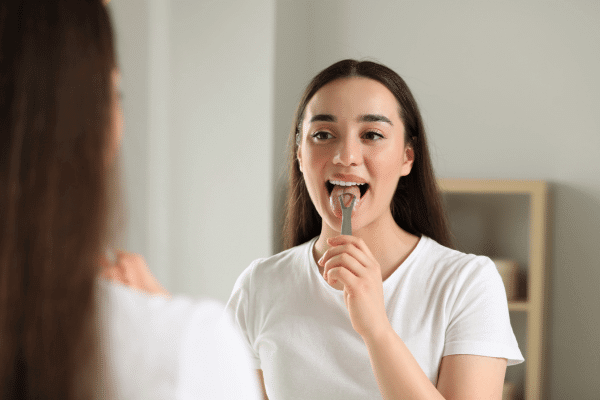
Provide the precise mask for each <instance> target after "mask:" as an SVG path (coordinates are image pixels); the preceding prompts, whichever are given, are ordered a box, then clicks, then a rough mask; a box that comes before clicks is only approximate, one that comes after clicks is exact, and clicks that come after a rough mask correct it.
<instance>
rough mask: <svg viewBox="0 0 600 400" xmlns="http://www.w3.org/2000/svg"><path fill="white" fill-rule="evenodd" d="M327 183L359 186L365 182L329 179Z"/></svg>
mask: <svg viewBox="0 0 600 400" xmlns="http://www.w3.org/2000/svg"><path fill="white" fill-rule="evenodd" d="M329 183H331V184H333V185H338V186H355V185H356V186H360V185H364V184H365V183H364V182H362V183H358V182H344V181H329Z"/></svg>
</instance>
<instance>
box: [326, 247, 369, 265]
mask: <svg viewBox="0 0 600 400" xmlns="http://www.w3.org/2000/svg"><path fill="white" fill-rule="evenodd" d="M341 254H348V255H350V256H351V257H353V258H354V259H356V260H357V261H358V262H359V263H360V264H362V265H363V266H364V267H369V266H370V264H372V263H373V262H376V261H375V260H373V259H371V258H370V257H369V256H368V255H367V254H365V253H364V252H363V251H361V250H360V249H358V248H357V247H356V246H354V245H352V244H350V243H346V244H342V245H339V246H335V247H331V248H329V249H327V251H325V253H324V254H323V257H321V259H320V260H319V265H320V266H321V267H324V266H325V264H326V263H327V261H329V260H330V259H331V258H333V257H337V256H339V255H341Z"/></svg>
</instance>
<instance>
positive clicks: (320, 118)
mask: <svg viewBox="0 0 600 400" xmlns="http://www.w3.org/2000/svg"><path fill="white" fill-rule="evenodd" d="M318 121H324V122H337V118H336V117H334V116H333V115H331V114H317V115H314V116H313V117H312V118H311V119H310V122H311V123H313V122H318Z"/></svg>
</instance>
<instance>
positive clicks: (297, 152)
mask: <svg viewBox="0 0 600 400" xmlns="http://www.w3.org/2000/svg"><path fill="white" fill-rule="evenodd" d="M296 158H297V159H298V166H299V167H300V172H303V171H302V147H300V146H298V150H297V151H296Z"/></svg>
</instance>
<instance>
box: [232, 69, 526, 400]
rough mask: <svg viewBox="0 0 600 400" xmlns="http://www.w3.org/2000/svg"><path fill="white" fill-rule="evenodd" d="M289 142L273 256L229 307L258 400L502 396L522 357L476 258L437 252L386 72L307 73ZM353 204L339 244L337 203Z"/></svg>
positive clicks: (496, 284)
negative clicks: (257, 380)
mask: <svg viewBox="0 0 600 400" xmlns="http://www.w3.org/2000/svg"><path fill="white" fill-rule="evenodd" d="M293 127H294V129H293V130H292V132H291V137H290V142H289V143H290V170H289V190H288V199H287V211H286V223H285V227H284V239H285V244H286V248H287V250H286V251H284V252H282V253H280V254H277V255H275V256H273V257H270V258H266V259H260V260H256V261H255V262H253V263H252V264H251V265H250V266H249V267H248V268H247V269H246V270H245V271H244V272H243V273H242V275H241V276H240V277H239V279H238V281H237V283H236V286H235V288H234V290H233V293H232V295H231V298H230V300H229V303H228V309H230V310H231V311H232V312H233V313H234V315H235V319H236V321H237V323H238V325H239V326H240V328H241V329H242V330H243V332H244V333H245V336H246V343H247V346H248V349H249V351H251V352H252V354H253V355H254V362H255V367H256V368H257V369H259V375H260V376H261V378H263V388H264V389H265V392H266V395H268V396H269V397H270V398H272V399H278V398H282V399H283V398H285V399H292V398H297V399H307V398H310V399H337V398H339V399H372V398H379V397H383V398H386V399H400V398H403V399H404V398H410V399H435V398H440V399H441V398H446V399H458V398H460V399H480V398H496V399H500V398H501V396H502V386H503V380H504V374H505V370H506V366H507V364H510V365H512V364H515V363H518V362H521V361H522V360H523V359H522V356H521V353H520V351H519V349H518V346H517V343H516V340H515V337H514V334H513V332H512V328H511V326H510V321H509V317H508V307H507V303H506V295H505V293H504V287H503V285H502V281H501V279H500V277H499V275H498V273H497V271H496V269H495V267H494V264H493V263H492V262H491V261H490V260H489V259H488V258H486V257H480V256H479V257H478V256H474V255H466V254H462V253H459V252H457V251H455V250H452V249H450V248H449V246H450V240H449V233H448V228H447V225H446V221H445V218H444V214H443V210H442V206H441V201H440V195H439V193H438V190H437V187H436V183H435V179H434V175H433V172H432V167H431V162H430V158H429V154H428V149H427V141H426V137H425V130H424V128H423V123H422V119H421V116H420V114H419V110H418V108H417V104H416V102H415V100H414V98H413V96H412V94H411V92H410V90H409V89H408V87H407V86H406V84H405V83H404V81H403V80H402V79H401V78H400V77H399V76H398V75H397V74H396V73H394V72H393V71H392V70H390V69H389V68H387V67H385V66H383V65H380V64H377V63H373V62H358V61H354V60H344V61H340V62H338V63H335V64H333V65H331V66H330V67H328V68H326V69H325V70H323V71H322V72H321V73H319V74H318V75H317V76H316V77H315V78H314V79H313V80H312V81H311V82H310V84H309V85H308V87H307V88H306V90H305V92H304V96H303V98H302V100H301V102H300V105H299V106H298V109H297V112H296V117H295V121H294V125H293ZM344 193H349V194H352V195H354V196H355V198H356V204H355V206H354V209H353V212H352V218H351V221H352V231H353V233H352V236H349V235H340V231H341V220H342V211H341V205H340V200H339V197H340V195H342V194H344Z"/></svg>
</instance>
